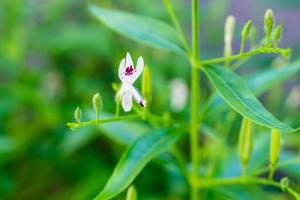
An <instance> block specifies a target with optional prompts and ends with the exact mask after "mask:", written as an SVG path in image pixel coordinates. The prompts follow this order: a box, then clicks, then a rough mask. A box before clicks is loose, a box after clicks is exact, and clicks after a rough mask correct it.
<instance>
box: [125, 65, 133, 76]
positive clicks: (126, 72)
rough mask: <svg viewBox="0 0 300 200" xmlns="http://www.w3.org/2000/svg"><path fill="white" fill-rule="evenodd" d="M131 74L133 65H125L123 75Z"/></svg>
mask: <svg viewBox="0 0 300 200" xmlns="http://www.w3.org/2000/svg"><path fill="white" fill-rule="evenodd" d="M132 74H133V67H132V65H130V66H129V67H126V69H125V75H126V76H129V75H132Z"/></svg>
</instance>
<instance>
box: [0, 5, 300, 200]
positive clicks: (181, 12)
mask: <svg viewBox="0 0 300 200" xmlns="http://www.w3.org/2000/svg"><path fill="white" fill-rule="evenodd" d="M95 2H97V1H95ZM173 2H174V5H175V8H176V12H177V14H178V16H179V18H180V21H181V23H182V25H183V27H184V29H185V31H186V34H187V35H189V29H190V24H189V19H190V18H189V15H190V3H189V2H188V1H184V0H174V1H173ZM87 3H88V2H87V1H84V0H81V1H71V0H63V1H62V0H49V1H44V0H26V1H25V0H1V1H0V120H1V122H0V199H20V200H21V199H22V200H25V199H26V200H27V199H32V200H38V199H51V200H54V199H55V200H56V199H57V200H58V199H78V200H79V199H91V198H92V197H94V196H95V195H96V194H97V192H99V191H100V189H101V188H102V187H103V185H104V184H105V182H106V180H107V178H108V177H109V175H110V174H111V172H112V170H113V168H114V166H115V164H116V162H117V160H118V159H119V157H120V155H121V153H122V151H123V150H124V148H125V145H124V144H126V143H129V142H130V141H131V140H132V137H133V136H132V134H136V135H139V134H141V133H143V132H145V130H149V125H148V124H143V123H139V122H128V123H115V124H112V125H105V126H103V127H99V128H95V127H89V128H82V129H80V130H76V131H70V130H69V129H68V127H66V125H65V124H66V123H67V122H69V121H73V111H74V108H76V106H78V105H79V106H80V107H81V108H82V109H83V114H84V119H85V120H87V119H89V118H90V114H89V112H90V110H91V107H92V106H91V97H92V95H93V94H94V93H96V92H100V93H101V95H102V99H103V102H104V107H103V111H104V112H106V113H113V112H114V109H115V102H114V92H113V89H112V87H111V85H112V83H113V82H118V76H117V67H118V64H119V61H120V60H121V59H122V58H123V57H124V56H125V53H126V52H127V51H129V52H130V53H131V54H132V56H133V59H134V60H136V58H137V57H138V56H140V55H142V56H143V57H144V59H145V62H146V64H147V65H148V66H149V67H150V69H151V71H152V76H153V102H152V104H151V109H152V110H153V112H154V113H158V114H163V112H162V111H167V110H170V106H169V102H170V85H169V83H170V81H171V80H172V79H174V78H181V79H183V80H184V81H185V82H186V84H188V83H189V64H188V62H187V61H186V60H185V59H184V58H182V57H179V56H177V55H175V54H172V53H169V52H166V51H162V50H157V49H154V50H153V49H152V48H149V47H145V46H143V45H140V44H138V43H135V42H133V41H131V40H128V39H126V38H123V37H122V36H119V35H117V34H116V33H114V32H112V31H111V30H109V29H108V28H106V27H105V26H103V25H102V24H100V23H99V22H98V21H97V20H96V19H95V18H94V17H92V16H91V15H90V14H89V12H88V9H87ZM97 3H98V4H99V5H101V6H104V7H108V8H114V9H121V10H126V11H128V12H134V13H138V14H141V15H146V16H152V17H155V18H158V19H161V20H163V21H165V22H167V23H171V21H170V19H169V17H168V14H167V11H166V10H165V8H164V6H163V1H162V0H154V1H147V0H126V1H124V0H122V1H121V0H114V1H111V0H105V1H104V0H103V1H98V2H97ZM200 5H201V9H200V13H201V16H200V17H201V20H200V21H201V26H200V27H201V36H200V37H201V44H200V46H201V57H203V58H211V57H216V56H221V55H222V51H223V27H224V20H225V17H226V16H227V15H229V14H233V15H235V16H236V18H237V29H236V32H235V36H236V37H235V39H234V51H235V52H236V51H238V48H239V41H240V34H239V33H240V30H241V28H242V26H243V24H244V23H245V22H246V21H247V20H248V19H253V22H254V25H255V26H256V27H257V29H258V32H259V33H260V34H261V35H262V34H263V15H264V11H265V10H266V9H267V8H272V9H273V10H274V14H275V17H276V19H277V22H281V23H283V24H284V25H283V27H284V28H285V29H284V35H283V38H282V43H281V44H282V45H281V46H283V47H292V48H293V56H292V58H291V59H292V60H293V59H295V58H297V57H299V56H298V55H299V50H300V26H299V20H298V19H300V3H299V1H297V0H280V1H271V0H264V1H259V0H245V1H238V0H231V1H230V0H211V1H208V0H203V1H200ZM274 58H275V57H274V56H269V55H268V56H258V57H255V58H253V59H251V60H250V61H249V62H248V63H247V64H245V65H243V66H242V67H241V68H240V70H239V71H240V73H252V72H253V73H254V72H255V71H257V70H259V69H266V68H269V67H276V66H278V65H279V64H278V63H285V62H287V61H286V60H283V59H281V58H276V59H275V61H274ZM202 82H203V83H202V85H204V88H205V89H203V91H202V94H201V95H202V96H203V99H205V98H207V97H208V95H209V94H210V92H211V90H210V86H209V84H208V83H207V80H206V79H205V78H204V77H203V78H202ZM139 85H140V80H139V81H138V83H137V86H139ZM260 99H261V100H262V101H263V102H264V105H266V107H267V108H268V109H269V110H271V111H272V113H274V114H275V115H276V116H278V117H279V118H280V119H283V120H284V121H287V122H288V123H289V124H291V125H294V127H296V126H297V125H299V119H300V112H299V106H300V103H299V102H300V78H299V74H297V75H295V76H294V78H293V79H290V80H289V81H288V82H286V83H285V84H284V85H281V86H277V87H276V88H274V89H272V90H271V91H269V92H268V93H265V94H264V95H263V96H261V98H260ZM232 113H233V114H232ZM171 114H174V116H175V117H176V118H178V119H182V120H187V119H188V104H187V105H186V106H185V107H184V109H183V110H182V111H180V112H173V111H171ZM228 115H233V116H234V117H233V120H232V122H233V123H228V124H225V125H224V119H228ZM206 124H207V128H208V129H210V128H212V129H213V131H211V132H213V133H216V134H218V131H220V130H222V131H223V130H224V129H226V130H227V131H228V133H229V137H228V140H227V141H225V142H223V143H224V144H223V146H224V148H225V150H224V153H223V154H220V155H219V154H217V153H215V154H216V155H213V152H218V151H216V149H215V148H216V146H215V144H214V143H213V142H211V143H210V138H209V137H208V138H204V141H206V144H205V145H203V148H204V149H205V152H204V153H203V160H205V159H207V158H206V157H205V156H206V155H209V156H210V157H211V156H212V158H213V159H215V160H222V163H223V165H222V166H224V169H219V170H218V172H216V173H217V174H219V175H222V176H230V175H234V174H235V173H239V170H240V169H239V163H238V160H237V153H236V148H234V147H232V144H235V143H236V139H237V133H238V129H239V124H240V118H239V117H237V116H236V115H235V114H234V112H232V111H228V112H226V113H223V114H222V115H219V114H217V115H215V114H214V113H211V114H210V118H209V119H207V120H206ZM264 131H265V130H264ZM256 136H257V137H256V143H255V146H256V147H257V148H255V153H254V156H253V157H255V156H256V157H255V158H257V159H259V160H261V161H260V164H257V163H254V164H253V165H255V166H254V167H256V168H258V167H261V166H263V165H265V164H266V163H265V162H266V160H267V159H268V148H267V145H266V144H267V143H268V134H267V133H265V134H260V135H258V134H257V135H256ZM203 137H205V136H203ZM180 147H181V149H182V150H183V152H184V153H185V154H186V159H188V138H187V137H185V138H183V141H181V142H180ZM299 147H300V137H299V136H285V137H284V148H285V153H283V154H282V155H283V156H282V157H283V158H284V159H285V158H290V157H293V156H294V157H295V156H297V152H298V149H299ZM220 148H221V147H220ZM207 157H208V156H207ZM208 163H209V162H208ZM161 166H162V165H161V164H157V163H156V162H154V163H151V164H150V165H149V166H147V167H146V168H145V170H144V171H143V172H142V174H141V175H139V176H138V178H137V180H136V181H135V185H136V187H137V190H138V191H139V195H140V198H141V199H174V200H175V199H186V198H187V193H188V188H187V187H186V182H185V180H184V178H183V177H182V176H181V175H180V174H179V173H178V172H177V171H176V170H173V168H172V167H161ZM158 174H159V176H158ZM287 175H288V176H289V178H290V179H291V180H292V181H293V184H294V186H295V187H296V188H298V189H300V166H299V164H297V165H293V166H291V167H290V168H286V169H285V170H283V171H280V172H278V174H276V176H277V177H278V179H279V178H281V177H283V176H287ZM236 191H241V187H232V188H227V189H225V188H217V189H216V190H214V191H205V192H203V195H205V196H206V197H207V198H208V199H258V197H261V195H266V196H265V197H267V198H265V199H268V198H272V199H287V197H286V196H285V195H283V194H282V193H281V192H280V191H278V190H274V189H270V188H260V187H254V186H251V187H249V188H246V189H245V188H243V190H242V192H239V193H236ZM253 191H255V192H253ZM298 191H299V190H298ZM267 192H269V193H268V195H269V196H267ZM255 195H258V196H255ZM259 195H260V196H259ZM118 199H124V194H122V195H120V196H119V198H118Z"/></svg>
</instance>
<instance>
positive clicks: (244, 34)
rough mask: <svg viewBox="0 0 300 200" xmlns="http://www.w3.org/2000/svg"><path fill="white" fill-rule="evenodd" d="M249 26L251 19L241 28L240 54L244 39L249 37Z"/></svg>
mask: <svg viewBox="0 0 300 200" xmlns="http://www.w3.org/2000/svg"><path fill="white" fill-rule="evenodd" d="M251 27H252V22H251V20H249V21H248V22H247V23H246V24H245V26H244V28H243V30H242V42H241V49H240V54H242V53H244V48H245V43H246V40H247V39H248V37H249V34H250V31H251Z"/></svg>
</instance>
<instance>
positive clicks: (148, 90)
mask: <svg viewBox="0 0 300 200" xmlns="http://www.w3.org/2000/svg"><path fill="white" fill-rule="evenodd" d="M142 95H143V97H144V98H145V100H146V102H147V103H149V101H150V100H151V95H152V81H151V72H150V69H149V67H148V66H147V65H146V66H145V67H144V72H143V75H142Z"/></svg>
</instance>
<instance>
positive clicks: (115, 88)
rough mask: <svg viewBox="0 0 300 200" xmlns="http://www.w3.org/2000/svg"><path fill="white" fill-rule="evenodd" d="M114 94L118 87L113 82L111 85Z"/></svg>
mask: <svg viewBox="0 0 300 200" xmlns="http://www.w3.org/2000/svg"><path fill="white" fill-rule="evenodd" d="M111 87H112V89H113V91H114V92H118V91H119V89H120V85H119V84H118V83H115V82H113V83H112V85H111Z"/></svg>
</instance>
